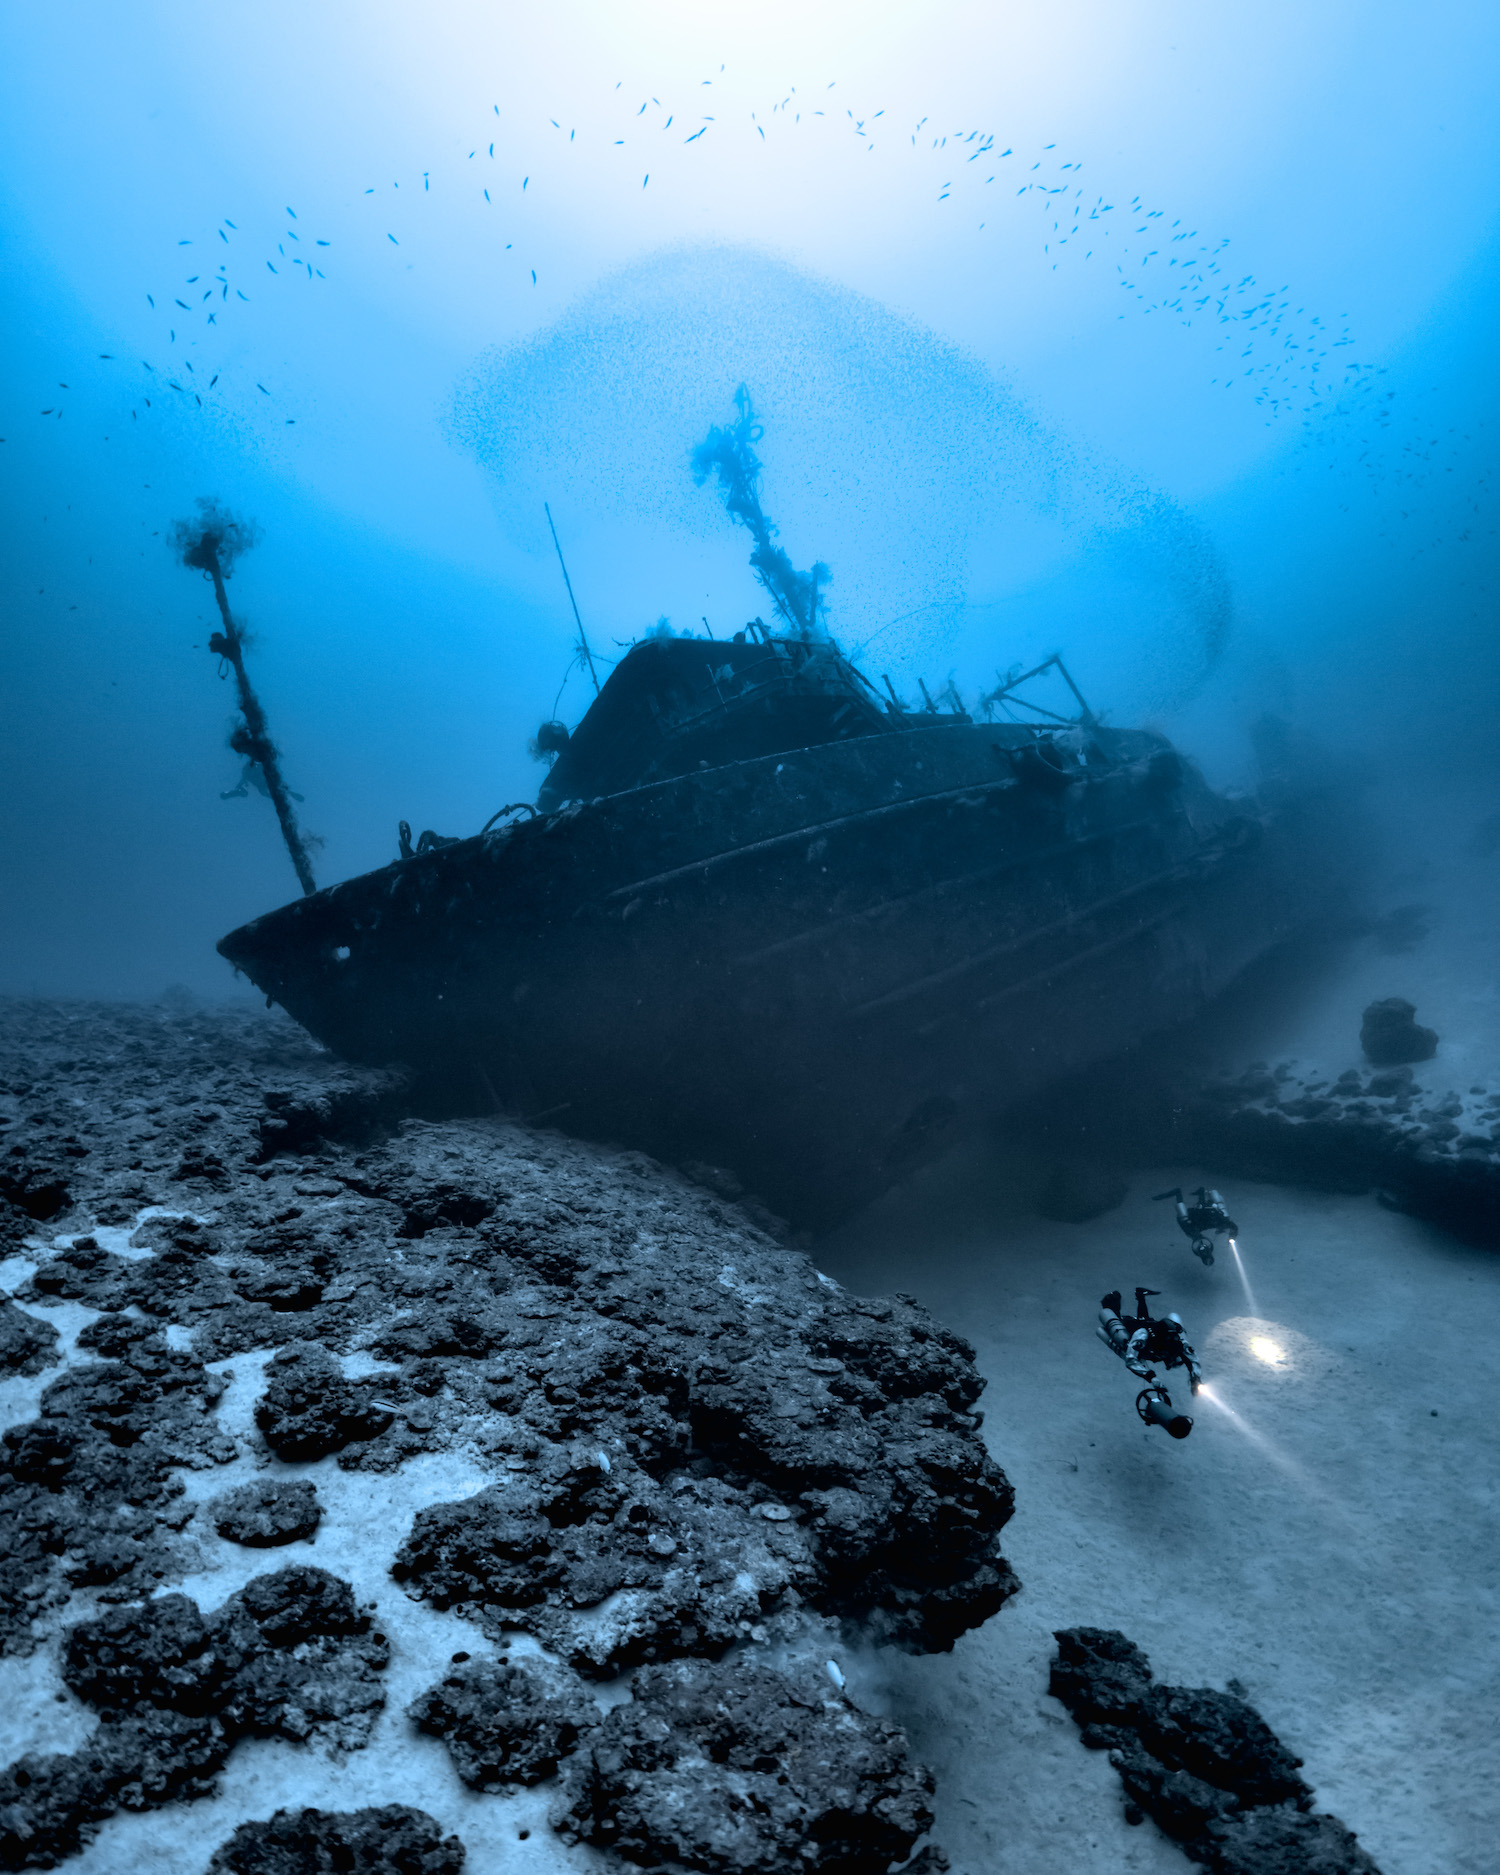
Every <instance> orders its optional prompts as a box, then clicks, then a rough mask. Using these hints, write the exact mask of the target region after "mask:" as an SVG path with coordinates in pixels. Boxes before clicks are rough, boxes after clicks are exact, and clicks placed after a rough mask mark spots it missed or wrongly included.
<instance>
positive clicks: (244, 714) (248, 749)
mask: <svg viewBox="0 0 1500 1875" xmlns="http://www.w3.org/2000/svg"><path fill="white" fill-rule="evenodd" d="M173 539H174V543H175V545H176V547H177V552H178V554H179V556H180V557H181V560H182V563H183V565H184V566H190V567H193V568H194V569H195V570H196V571H198V572H200V573H206V574H207V575H208V577H209V578H210V579H211V580H212V581H213V583H214V598H215V599H216V600H217V601H218V605H219V617H220V618H221V619H223V621H224V629H223V631H221V632H215V633H214V635H213V636H212V637H211V638H210V639H209V641H208V648H209V650H210V651H212V652H213V653H214V654H215V656H217V657H221V658H223V659H224V661H225V662H226V663H227V664H228V665H229V667H230V669H231V670H232V671H233V672H234V681H235V688H236V690H237V691H238V693H239V703H240V721H239V722H238V723H236V724H235V726H234V729H233V730H232V731H231V733H230V737H229V746H230V748H232V749H233V750H234V752H235V754H236V755H243V756H244V757H245V759H246V761H248V762H252V763H254V765H255V766H256V767H257V768H258V769H259V770H260V772H261V774H262V776H263V777H264V779H265V784H266V792H267V794H269V795H270V797H271V805H272V806H273V807H274V808H275V809H276V818H277V820H278V821H279V822H280V824H281V837H282V839H283V840H285V842H286V850H287V852H288V854H289V855H290V856H291V861H292V866H293V868H294V869H295V871H296V874H297V883H298V884H299V885H300V886H301V887H302V890H303V892H304V893H305V894H306V895H307V896H308V897H311V896H312V894H313V893H314V892H316V891H317V889H318V888H317V884H316V882H315V881H314V879H313V869H312V860H311V858H310V857H309V855H308V850H307V847H308V841H307V835H306V834H304V833H303V831H302V829H301V828H300V827H299V826H298V825H297V811H296V809H295V808H294V807H293V806H292V794H291V790H290V789H289V788H288V787H287V785H286V780H285V778H284V776H283V775H282V772H281V757H280V755H279V753H278V752H277V748H276V744H275V743H274V742H273V741H272V740H271V726H270V724H269V723H268V722H267V721H266V712H265V708H264V706H263V705H262V703H261V700H260V698H259V696H258V695H257V694H256V690H255V686H254V685H253V684H252V683H251V682H250V674H249V672H248V671H247V670H246V669H245V644H244V640H243V639H242V638H241V636H240V630H239V627H238V626H237V625H236V624H235V622H234V618H233V615H232V614H231V613H230V610H229V595H228V593H227V592H226V591H225V590H224V582H225V580H226V579H227V578H228V577H229V573H230V569H231V568H232V567H233V565H234V562H235V560H236V559H237V558H238V557H239V555H240V554H241V553H243V552H244V551H245V549H246V548H247V547H253V546H254V545H255V539H256V530H255V528H254V527H253V526H251V525H250V524H248V523H246V522H244V521H237V520H236V519H235V518H234V516H233V515H230V514H227V513H225V511H224V510H223V509H222V508H220V507H219V506H218V504H217V503H216V502H213V501H200V502H199V503H198V519H197V520H196V521H179V522H178V523H177V525H176V527H175V529H174V530H173Z"/></svg>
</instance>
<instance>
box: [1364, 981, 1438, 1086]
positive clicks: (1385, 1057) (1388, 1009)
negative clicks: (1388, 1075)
mask: <svg viewBox="0 0 1500 1875" xmlns="http://www.w3.org/2000/svg"><path fill="white" fill-rule="evenodd" d="M1416 1016H1417V1011H1416V1005H1415V1004H1413V1003H1409V1002H1407V1000H1406V998H1405V997H1404V996H1386V997H1383V998H1382V999H1381V1001H1379V1002H1377V1003H1371V1004H1370V1006H1369V1008H1368V1009H1366V1011H1365V1019H1364V1021H1363V1023H1362V1024H1361V1025H1360V1031H1359V1039H1360V1042H1361V1044H1362V1045H1363V1047H1364V1051H1365V1054H1366V1056H1367V1057H1368V1059H1369V1060H1371V1061H1373V1062H1375V1063H1376V1065H1377V1066H1379V1067H1382V1068H1388V1067H1395V1066H1397V1065H1398V1064H1399V1063H1401V1062H1406V1061H1430V1060H1431V1059H1432V1057H1433V1056H1434V1055H1435V1054H1436V1053H1437V1045H1438V1038H1437V1030H1436V1029H1424V1028H1422V1027H1421V1026H1420V1025H1419V1024H1418V1022H1417V1019H1416Z"/></svg>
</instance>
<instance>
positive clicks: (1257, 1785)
mask: <svg viewBox="0 0 1500 1875" xmlns="http://www.w3.org/2000/svg"><path fill="white" fill-rule="evenodd" d="M1055 1638H1056V1640H1057V1656H1056V1659H1055V1660H1054V1662H1053V1666H1052V1680H1051V1691H1052V1694H1053V1696H1054V1697H1055V1698H1057V1699H1060V1700H1061V1701H1062V1703H1063V1704H1064V1705H1065V1706H1066V1707H1067V1709H1068V1711H1069V1712H1070V1713H1072V1715H1073V1717H1074V1719H1075V1720H1076V1721H1077V1723H1078V1724H1079V1726H1080V1727H1081V1728H1082V1737H1083V1742H1084V1744H1085V1745H1088V1746H1089V1747H1091V1748H1092V1749H1093V1750H1095V1751H1106V1750H1107V1751H1108V1752H1109V1759H1110V1763H1111V1764H1112V1765H1113V1766H1114V1768H1115V1770H1116V1771H1117V1772H1118V1773H1119V1775H1120V1781H1121V1783H1122V1784H1123V1785H1124V1787H1125V1797H1126V1811H1125V1815H1126V1820H1127V1822H1132V1823H1139V1822H1141V1821H1142V1820H1143V1819H1144V1818H1145V1817H1147V1816H1149V1817H1150V1818H1151V1819H1152V1821H1153V1822H1154V1823H1156V1824H1157V1826H1158V1827H1159V1828H1160V1829H1162V1830H1163V1831H1164V1832H1165V1833H1166V1834H1167V1835H1168V1836H1170V1837H1172V1838H1173V1839H1174V1840H1175V1841H1176V1842H1178V1843H1180V1844H1181V1846H1182V1849H1183V1851H1184V1853H1185V1854H1186V1855H1188V1856H1189V1857H1190V1858H1191V1859H1192V1860H1193V1861H1194V1862H1198V1863H1201V1864H1202V1865H1203V1866H1204V1867H1205V1868H1208V1869H1210V1870H1212V1871H1213V1875H1380V1872H1379V1870H1378V1869H1377V1868H1376V1866H1375V1864H1374V1862H1372V1861H1371V1859H1370V1857H1369V1856H1368V1855H1366V1853H1365V1852H1364V1850H1363V1849H1361V1848H1360V1846H1359V1842H1358V1840H1357V1838H1356V1837H1355V1835H1354V1833H1353V1831H1352V1830H1349V1829H1347V1828H1345V1826H1344V1825H1343V1824H1342V1823H1341V1822H1340V1821H1339V1819H1338V1818H1337V1817H1336V1816H1329V1815H1327V1814H1326V1813H1324V1812H1319V1811H1314V1809H1313V1793H1312V1791H1311V1789H1310V1788H1309V1786H1308V1785H1307V1784H1306V1783H1305V1782H1304V1781H1303V1779H1302V1777H1301V1775H1300V1771H1301V1765H1302V1760H1301V1759H1300V1758H1295V1757H1293V1756H1292V1754H1291V1753H1290V1752H1289V1751H1288V1750H1287V1748H1286V1747H1285V1745H1283V1744H1282V1742H1281V1740H1280V1739H1279V1738H1277V1736H1276V1734H1275V1733H1274V1732H1273V1731H1272V1730H1271V1728H1270V1726H1268V1725H1267V1724H1266V1722H1265V1720H1264V1719H1263V1718H1262V1717H1261V1716H1260V1714H1259V1713H1258V1712H1257V1711H1256V1710H1255V1708H1254V1707H1253V1706H1250V1705H1247V1704H1246V1702H1245V1701H1244V1700H1243V1699H1242V1698H1240V1697H1239V1695H1238V1694H1236V1693H1235V1692H1233V1691H1230V1692H1225V1693H1220V1692H1215V1691H1214V1690H1213V1689H1212V1688H1210V1687H1206V1686H1193V1687H1190V1686H1162V1685H1159V1684H1158V1683H1157V1682H1156V1681H1155V1680H1154V1679H1153V1677H1152V1673H1151V1667H1150V1663H1149V1662H1148V1661H1147V1659H1146V1656H1145V1655H1144V1654H1143V1653H1142V1652H1141V1650H1140V1648H1139V1647H1136V1646H1135V1645H1134V1644H1133V1643H1132V1642H1130V1641H1128V1640H1127V1639H1126V1638H1125V1636H1124V1635H1123V1634H1121V1633H1119V1632H1118V1631H1117V1630H1115V1629H1113V1628H1063V1629H1060V1630H1059V1632H1058V1633H1057V1635H1056V1637H1055Z"/></svg>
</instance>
